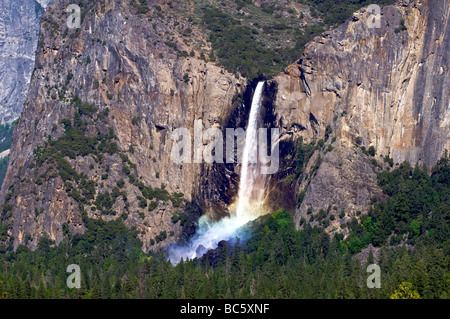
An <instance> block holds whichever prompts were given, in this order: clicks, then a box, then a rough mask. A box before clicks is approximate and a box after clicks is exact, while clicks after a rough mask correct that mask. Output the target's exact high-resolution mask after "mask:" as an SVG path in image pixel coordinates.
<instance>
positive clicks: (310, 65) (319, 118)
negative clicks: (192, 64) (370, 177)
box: [274, 0, 450, 166]
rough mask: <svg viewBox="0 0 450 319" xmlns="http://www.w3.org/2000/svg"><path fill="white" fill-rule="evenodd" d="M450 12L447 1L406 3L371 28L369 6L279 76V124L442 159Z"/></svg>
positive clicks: (401, 154) (422, 159) (384, 151)
mask: <svg viewBox="0 0 450 319" xmlns="http://www.w3.org/2000/svg"><path fill="white" fill-rule="evenodd" d="M449 11H450V8H449V3H448V1H445V0H437V1H404V2H400V3H399V4H397V5H393V6H387V7H383V8H382V10H381V16H380V22H381V23H380V28H369V27H368V25H367V20H368V18H369V15H368V12H366V10H365V9H361V10H360V11H358V12H356V13H354V15H353V18H352V19H351V20H349V21H347V22H346V23H344V24H343V25H341V26H339V27H338V28H336V29H335V30H333V31H330V32H326V33H324V34H322V35H321V36H319V37H316V38H315V39H314V40H313V41H312V42H311V43H309V44H308V45H307V47H306V49H305V52H304V53H303V55H302V57H301V58H300V59H299V61H298V62H297V63H296V64H293V65H291V66H289V67H288V68H287V69H286V72H285V73H284V74H280V75H279V76H277V77H275V78H274V81H276V82H277V84H278V90H279V91H278V95H277V100H276V102H275V105H276V110H275V112H276V114H277V123H278V125H279V126H280V127H281V128H283V130H284V132H286V133H289V134H293V135H295V136H300V135H302V136H305V137H307V138H312V137H314V136H320V135H323V134H324V131H325V128H326V126H327V125H331V126H332V127H333V129H334V131H335V132H336V133H337V136H338V138H339V139H341V140H343V141H347V142H349V143H350V144H354V143H355V140H356V138H357V137H361V138H362V141H363V145H365V146H366V147H368V146H370V145H373V146H374V147H375V148H376V151H377V154H381V155H388V154H390V156H391V157H392V158H393V159H394V162H395V163H401V162H402V161H405V160H407V161H410V162H412V163H415V162H419V163H423V164H425V165H427V166H431V165H434V164H435V163H436V161H437V159H439V157H440V156H441V155H442V153H443V151H444V149H445V148H447V149H450V135H449V132H450V105H449V90H448V87H449V84H450V70H449V58H450V56H449V55H450V53H449V52H450V41H449V34H450V25H449V23H448V21H449ZM402 21H404V22H403V23H404V27H402Z"/></svg>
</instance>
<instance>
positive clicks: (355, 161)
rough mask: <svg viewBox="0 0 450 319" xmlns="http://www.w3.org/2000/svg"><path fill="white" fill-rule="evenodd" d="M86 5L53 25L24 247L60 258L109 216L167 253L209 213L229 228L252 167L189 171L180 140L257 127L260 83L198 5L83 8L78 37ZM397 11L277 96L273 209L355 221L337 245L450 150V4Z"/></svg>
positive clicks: (25, 163) (21, 183) (20, 199)
mask: <svg viewBox="0 0 450 319" xmlns="http://www.w3.org/2000/svg"><path fill="white" fill-rule="evenodd" d="M70 3H71V1H68V0H57V1H55V2H53V3H52V4H51V5H50V6H49V8H48V9H47V13H46V14H45V15H44V17H43V20H42V24H41V31H40V32H41V35H40V41H39V46H38V49H37V55H36V65H35V70H34V73H33V77H32V80H31V85H30V91H29V95H28V98H27V100H26V103H25V106H24V110H23V113H22V115H21V117H20V119H19V120H18V122H17V124H16V129H15V132H14V137H13V143H12V147H11V153H10V163H9V167H8V171H7V174H6V177H5V183H4V185H3V188H2V192H1V198H2V199H3V200H4V202H3V205H2V212H1V215H0V218H1V221H2V222H3V223H4V224H6V225H7V227H8V236H9V239H10V245H11V246H13V248H17V247H18V246H19V245H20V244H26V245H28V246H29V247H31V248H33V249H35V248H36V247H37V244H38V242H39V238H40V237H41V236H42V235H43V234H47V235H48V237H49V238H50V239H52V240H54V241H55V242H56V243H59V242H61V241H62V239H63V236H64V234H65V233H67V232H71V233H72V234H76V233H82V232H84V231H85V226H84V224H85V223H84V222H83V220H86V218H100V217H101V218H103V219H104V220H113V219H117V218H121V219H122V220H123V221H124V223H125V224H126V225H127V226H128V227H135V228H136V229H137V230H138V231H139V237H140V238H141V239H142V240H143V242H144V249H145V250H156V249H159V248H162V247H165V246H167V245H168V244H170V243H172V242H174V241H176V240H178V239H180V238H182V237H183V236H184V235H185V234H186V227H187V226H188V228H189V226H192V227H194V226H195V223H196V221H197V219H198V216H199V214H200V213H203V214H210V215H212V216H213V217H217V216H223V215H225V214H227V213H228V211H227V205H228V204H230V203H231V202H232V201H233V200H234V199H235V197H236V189H237V186H238V185H237V180H238V178H237V176H238V174H239V166H236V165H235V166H233V165H218V164H213V165H209V164H205V163H203V164H189V163H183V164H182V165H180V164H175V163H174V162H173V161H172V160H171V158H170V152H171V150H172V145H173V141H172V140H171V137H170V135H171V132H172V131H173V130H174V129H176V128H180V127H184V128H187V129H188V130H189V131H190V132H191V133H192V132H193V123H194V121H195V120H202V123H203V128H204V129H207V128H210V127H219V128H222V129H224V128H226V127H242V126H244V125H245V124H246V123H245V118H246V116H247V115H246V114H247V113H246V112H248V108H249V105H250V104H249V102H250V99H251V95H252V90H253V88H254V85H255V83H256V82H255V81H248V79H246V78H244V77H242V76H240V75H239V73H236V74H231V73H229V72H227V71H226V70H225V68H222V67H220V66H219V65H218V64H219V63H217V64H216V63H213V61H214V60H215V59H214V55H213V54H212V50H211V47H210V44H209V43H208V37H207V33H206V32H205V29H203V28H202V27H201V24H199V23H196V22H195V19H193V18H192V12H193V11H194V7H193V4H192V3H190V2H186V1H172V2H170V3H165V2H164V3H163V2H158V4H153V3H152V5H144V4H145V2H142V1H110V0H105V1H78V2H77V3H79V4H80V6H81V9H82V23H81V28H79V29H68V28H67V26H66V23H65V22H66V19H67V16H68V15H67V14H66V13H65V8H66V7H67V6H68V5H69V4H70ZM143 3H144V4H143ZM252 8H253V7H252ZM381 12H382V15H381V28H379V29H369V28H368V27H367V25H366V21H367V18H368V15H367V12H366V11H365V9H362V10H360V11H358V12H356V13H355V14H354V16H353V17H352V18H351V19H350V20H349V21H347V22H346V23H344V24H343V25H341V26H339V27H337V28H336V29H334V30H333V31H329V32H326V33H324V34H322V35H321V36H319V37H316V38H314V40H313V41H311V42H310V43H309V44H308V45H307V46H306V49H305V51H304V52H303V54H302V53H301V52H300V51H299V53H298V58H299V60H298V61H297V62H296V63H294V64H292V65H290V66H289V67H288V68H287V69H286V71H285V72H283V73H281V74H278V75H276V76H274V77H272V78H270V79H269V80H268V81H267V86H266V87H265V92H264V111H265V116H264V122H265V125H266V126H271V127H274V126H276V127H279V128H280V129H281V133H282V137H281V143H280V146H281V147H280V151H281V165H280V170H279V172H278V173H277V174H276V175H274V176H271V178H270V179H269V185H268V190H269V191H268V196H267V204H268V206H269V208H270V209H271V210H276V209H279V208H286V209H288V210H289V211H290V212H292V213H293V214H294V218H295V221H296V226H297V227H301V226H302V224H303V223H304V222H309V223H311V224H313V225H314V224H317V219H316V218H315V217H316V216H317V215H318V214H320V215H323V214H328V215H329V214H331V212H335V214H336V215H337V214H342V216H343V217H342V218H340V219H335V220H333V221H332V222H331V223H330V224H329V225H327V226H326V227H327V230H328V231H330V232H334V231H342V232H344V233H345V234H348V230H346V229H344V230H341V228H340V225H341V224H343V223H345V222H348V221H349V220H350V219H351V218H353V217H357V218H358V216H361V215H362V214H365V213H366V212H367V209H368V206H369V205H370V203H371V201H374V200H382V199H383V196H384V195H383V194H382V191H381V189H380V188H379V187H378V186H377V182H376V174H377V173H378V172H380V171H381V170H382V169H387V168H390V167H391V166H395V165H396V163H401V162H402V161H404V160H409V161H410V162H412V163H421V164H422V163H423V164H426V165H428V166H432V165H433V164H435V163H436V161H437V159H438V158H439V157H440V156H441V155H442V153H443V151H444V149H445V148H449V149H450V140H449V135H448V134H449V131H450V130H449V121H450V119H449V114H450V111H449V91H448V87H449V69H448V65H449V52H450V50H449V41H448V40H449V39H448V37H449V26H448V18H449V6H448V2H447V1H446V0H436V1H412V2H411V3H410V2H401V3H400V4H397V5H393V6H386V7H383V8H382V11H381ZM225 20H226V19H225ZM255 32H256V30H255ZM258 32H259V31H258ZM238 49H239V48H238ZM211 60H212V61H211ZM247 62H248V61H247ZM251 62H253V61H251ZM255 63H256V62H255Z"/></svg>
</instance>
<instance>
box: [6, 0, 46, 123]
mask: <svg viewBox="0 0 450 319" xmlns="http://www.w3.org/2000/svg"><path fill="white" fill-rule="evenodd" d="M49 2H50V1H48V0H46V1H41V2H40V3H38V2H36V0H5V1H2V2H1V3H0V122H2V123H6V122H12V121H14V120H16V119H17V118H18V117H19V115H20V112H21V111H22V106H23V103H24V102H25V99H26V97H27V93H28V88H29V85H30V78H31V73H32V71H33V67H34V54H35V50H36V45H37V42H38V35H39V22H40V19H41V17H42V15H43V14H44V8H45V6H46V5H47V4H48V3H49ZM43 6H44V7H43Z"/></svg>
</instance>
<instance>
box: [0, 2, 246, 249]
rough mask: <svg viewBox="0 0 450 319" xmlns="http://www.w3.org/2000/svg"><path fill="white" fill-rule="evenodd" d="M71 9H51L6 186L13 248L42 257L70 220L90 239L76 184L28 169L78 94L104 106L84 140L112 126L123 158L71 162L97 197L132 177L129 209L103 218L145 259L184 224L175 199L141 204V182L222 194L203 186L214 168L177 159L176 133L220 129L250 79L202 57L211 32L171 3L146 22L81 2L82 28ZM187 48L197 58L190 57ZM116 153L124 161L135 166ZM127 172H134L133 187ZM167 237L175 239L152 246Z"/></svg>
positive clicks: (119, 205)
mask: <svg viewBox="0 0 450 319" xmlns="http://www.w3.org/2000/svg"><path fill="white" fill-rule="evenodd" d="M70 3H71V2H70V1H65V0H60V1H55V2H53V3H52V4H51V5H50V6H49V7H48V10H47V14H46V15H45V16H44V18H43V23H42V27H41V35H40V37H41V40H40V44H39V47H38V50H37V55H36V68H35V70H34V72H33V77H32V81H31V87H30V93H29V98H28V99H27V101H26V103H25V106H24V110H23V113H22V116H21V117H20V119H19V121H18V123H17V124H16V125H17V126H16V129H15V132H14V138H13V145H12V148H11V154H10V163H9V169H8V173H7V176H6V178H5V183H4V185H3V195H5V194H10V195H8V203H9V204H10V205H11V210H10V211H9V212H8V214H9V215H10V216H11V218H9V219H8V223H9V224H10V235H11V236H12V237H13V238H14V239H15V241H14V247H17V246H18V245H19V244H23V243H27V244H28V245H29V246H30V247H32V248H35V247H36V245H37V242H38V239H39V237H40V236H41V235H42V234H44V233H47V234H48V236H49V237H50V239H52V240H55V241H56V243H59V242H60V241H61V240H62V236H63V233H62V225H63V224H64V223H68V225H69V229H70V230H71V231H72V232H73V233H77V232H83V225H82V222H81V214H80V208H79V204H77V202H76V201H75V199H74V198H73V196H72V197H71V196H69V194H68V193H69V192H68V189H67V186H68V185H67V184H65V183H64V181H63V180H62V179H61V177H59V176H57V172H55V174H54V175H53V178H51V177H49V176H50V175H51V173H52V172H54V171H52V169H54V167H53V166H52V165H51V164H48V165H47V164H46V165H44V167H36V168H33V169H31V168H30V167H32V166H33V163H34V153H33V152H34V151H35V150H36V148H37V147H38V146H42V145H45V141H46V140H47V137H50V139H51V140H54V141H55V140H57V139H58V138H60V136H61V135H62V134H63V132H64V128H63V127H64V125H63V124H62V123H61V121H62V120H63V119H65V118H69V119H72V118H73V117H74V114H75V113H76V110H74V104H73V98H74V97H75V96H77V97H78V98H79V100H80V101H82V103H85V104H89V105H92V106H94V107H95V108H97V109H98V114H97V115H94V118H93V119H91V120H88V117H86V116H84V117H82V120H86V121H88V122H89V121H91V122H89V123H91V124H89V126H88V129H87V132H88V133H87V134H88V135H89V136H91V137H92V136H93V137H95V136H96V130H98V131H100V132H104V133H107V132H108V130H109V128H112V130H113V132H114V134H115V138H114V141H115V143H116V144H117V146H118V149H119V153H118V154H104V156H103V159H102V160H101V161H97V160H95V156H78V157H76V158H74V159H69V163H70V165H71V166H72V167H73V168H74V169H75V170H76V171H77V173H78V174H85V175H86V176H87V180H92V181H94V182H95V185H96V188H95V195H96V196H98V194H99V193H104V192H105V191H108V192H111V191H112V189H113V188H114V187H115V186H116V184H117V182H118V181H120V179H122V178H123V179H125V185H124V186H123V189H121V190H123V191H125V193H126V197H127V200H126V201H125V200H122V199H121V198H120V197H119V198H118V199H117V200H116V202H115V203H114V205H113V206H112V209H113V210H114V211H115V212H116V213H117V214H116V216H102V217H103V218H104V219H106V220H110V219H114V218H118V217H120V216H121V217H122V218H124V219H125V223H126V225H128V226H129V227H132V226H134V227H136V228H137V229H138V231H139V232H140V237H141V239H142V240H143V242H144V249H145V250H149V249H156V248H160V247H162V246H164V245H166V244H167V243H169V242H173V241H174V240H176V238H178V237H180V236H181V227H180V225H179V224H180V223H179V222H178V223H175V222H174V221H173V217H175V216H176V214H177V213H180V208H179V207H176V206H178V205H173V204H172V203H171V202H170V201H167V200H160V201H159V204H158V207H157V208H156V209H155V210H153V211H148V210H147V208H143V207H140V206H139V196H142V194H141V189H140V188H139V187H138V186H137V185H138V182H142V183H143V185H145V186H151V187H153V189H156V188H161V189H165V190H166V191H168V192H169V193H170V194H174V193H182V195H183V199H184V200H185V201H186V202H189V201H191V200H193V199H195V200H197V201H201V198H200V199H199V193H205V194H209V193H212V192H214V191H215V187H214V185H211V184H210V185H203V186H202V187H200V178H199V176H200V175H205V174H206V173H205V171H207V165H206V164H195V163H183V164H182V165H180V164H176V163H174V162H173V161H172V159H171V155H170V154H171V150H172V145H173V143H174V142H173V141H172V140H171V132H172V131H173V130H174V129H176V128H187V129H188V130H189V131H190V132H191V133H192V136H193V124H194V120H202V123H203V126H204V129H207V128H208V127H211V126H213V125H216V126H223V125H224V121H225V119H226V117H227V116H228V115H229V114H230V113H231V110H232V108H233V107H235V106H233V105H235V104H233V96H234V95H235V94H236V93H238V92H240V91H241V90H242V89H243V88H244V87H245V83H246V80H245V79H242V78H236V77H235V76H234V75H230V74H228V73H227V72H225V71H224V70H223V69H221V68H220V67H218V66H215V65H214V64H212V63H208V62H206V61H205V60H202V59H200V52H201V51H199V49H198V48H200V46H197V44H198V43H199V42H200V41H203V43H204V42H206V41H205V39H204V35H202V34H201V33H200V32H199V31H198V28H197V27H196V26H194V25H192V24H190V23H189V22H188V21H187V18H186V19H184V20H183V19H180V18H175V17H172V18H170V15H169V13H170V12H171V10H172V9H171V8H170V7H166V6H164V8H163V9H164V12H166V15H165V16H162V15H161V14H159V15H158V14H156V13H157V12H158V13H159V11H157V10H156V9H155V8H151V9H149V11H148V12H147V13H145V14H144V16H142V15H138V14H137V13H136V11H137V9H136V8H135V7H134V6H133V5H132V3H128V2H125V3H121V2H117V1H101V2H92V1H91V2H84V3H83V4H82V10H83V12H84V14H85V15H84V16H83V23H82V25H81V28H80V29H68V28H67V26H66V18H67V14H66V13H65V8H66V7H67V6H68V5H69V4H70ZM83 6H84V7H83ZM86 6H89V7H86ZM177 9H179V10H181V8H177ZM188 26H190V27H191V30H192V33H191V36H190V39H189V41H186V40H188V39H187V38H183V35H180V34H179V33H178V32H177V31H176V30H177V29H178V28H180V29H186V28H187V27H188ZM187 43H188V44H187ZM174 48H175V49H174ZM182 51H186V52H191V51H192V52H193V53H191V54H190V56H188V57H186V56H185V55H184V54H181V53H182ZM100 113H101V114H103V115H102V116H101V118H100V117H99V116H100ZM119 155H121V156H123V155H126V156H127V160H125V162H124V163H126V162H127V161H128V164H123V161H122V159H123V157H122V159H121V157H120V156H119ZM128 165H129V166H128ZM124 166H127V167H131V173H130V176H132V179H129V178H128V176H127V174H125V173H124ZM46 172H49V173H48V174H47V173H46ZM42 174H44V175H42ZM46 174H47V175H46ZM105 174H107V175H105ZM40 176H42V177H41V179H40V180H39V181H38V183H36V181H37V180H38V179H39V178H40ZM102 176H108V177H105V178H103V177H102ZM40 183H42V184H40ZM209 188H210V189H212V191H208V189H209ZM206 200H207V199H206ZM89 204H90V205H94V202H93V201H89ZM127 205H128V206H127ZM205 205H207V204H205ZM85 209H86V210H87V213H88V215H89V217H93V218H98V217H100V215H101V214H100V212H99V211H98V210H95V209H93V210H91V209H90V208H89V206H88V205H85ZM36 212H37V213H36ZM39 212H42V214H40V213H39ZM125 214H126V215H125ZM161 232H164V233H165V234H167V238H165V239H164V240H162V241H161V242H159V243H158V241H159V240H156V242H155V238H156V237H157V236H158V234H161ZM169 234H171V235H172V236H173V237H170V235H169ZM164 237H166V236H163V238H164Z"/></svg>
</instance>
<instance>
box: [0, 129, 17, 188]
mask: <svg viewBox="0 0 450 319" xmlns="http://www.w3.org/2000/svg"><path fill="white" fill-rule="evenodd" d="M15 123H16V121H14V122H13V123H11V124H9V123H6V124H1V123H0V153H1V152H3V151H6V150H8V149H9V148H10V147H11V140H12V135H13V130H14V124H15ZM7 168H8V156H6V157H4V158H1V159H0V188H1V186H2V184H3V180H4V178H5V174H6V169H7Z"/></svg>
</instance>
